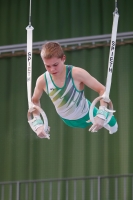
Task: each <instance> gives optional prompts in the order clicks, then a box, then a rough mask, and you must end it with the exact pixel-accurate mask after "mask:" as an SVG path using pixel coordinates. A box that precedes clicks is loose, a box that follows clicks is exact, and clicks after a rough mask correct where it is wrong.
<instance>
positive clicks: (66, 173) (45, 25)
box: [0, 0, 133, 181]
mask: <svg viewBox="0 0 133 200" xmlns="http://www.w3.org/2000/svg"><path fill="white" fill-rule="evenodd" d="M132 8H133V1H132V0H121V1H118V11H119V14H120V18H119V24H118V33H122V32H132V31H133V22H132V19H133V11H132ZM114 9H115V1H114V0H111V1H106V0H88V1H87V0H82V1H81V0H67V1H66V0H64V1H61V0H56V1H52V0H39V1H35V0H32V18H31V24H32V26H33V27H34V31H33V42H39V41H46V40H59V39H66V38H75V37H84V36H96V35H103V34H111V32H112V23H113V12H114ZM28 24H29V1H27V0H23V1H17V0H10V1H9V0H6V1H4V0H0V46H5V45H13V44H23V43H26V40H27V32H26V27H27V26H28ZM65 54H66V57H67V60H66V64H71V65H74V66H78V67H82V68H84V69H86V70H87V71H88V72H89V73H90V74H91V75H92V76H94V77H95V78H97V79H98V80H99V81H100V82H101V83H102V84H104V85H105V83H106V76H107V67H108V56H109V45H108V46H101V47H96V48H83V49H81V50H70V51H65ZM26 67H27V66H26V55H20V56H13V55H11V56H7V57H6V56H5V57H4V56H1V57H0V88H1V90H0V91H1V95H0V111H1V117H0V119H1V120H0V181H18V180H33V179H51V178H68V177H82V176H83V177H86V176H101V175H115V174H119V175H122V174H131V173H133V156H132V152H133V145H132V141H133V134H132V110H133V108H132V99H133V92H132V85H133V78H132V76H133V68H132V67H133V40H132V41H131V42H129V43H127V44H124V45H117V47H116V51H115V62H114V70H113V79H112V85H111V93H110V98H111V100H112V101H113V104H114V109H115V110H116V113H115V116H116V118H117V121H118V125H119V130H118V132H117V133H115V134H113V135H110V134H109V133H108V131H106V130H104V129H102V130H100V131H99V132H98V133H90V132H88V128H86V129H76V128H75V129H74V128H70V127H67V126H66V125H65V124H64V123H63V121H61V119H60V118H59V116H58V115H57V113H56V111H55V108H54V106H53V104H52V102H51V101H50V99H49V97H48V96H47V95H46V94H43V97H42V99H41V105H42V108H43V109H44V111H45V112H46V114H47V117H48V120H49V126H50V127H51V131H50V135H51V139H50V140H47V139H39V138H38V137H37V136H36V135H35V133H34V132H33V131H32V130H31V129H30V127H29V124H28V122H27V110H28V101H27V85H26V84H27V82H26ZM44 72H45V68H44V65H43V63H42V60H41V58H40V55H39V54H33V79H32V83H33V88H34V86H35V83H36V79H37V77H38V76H39V75H41V74H42V73H44ZM85 94H86V97H87V98H88V99H89V100H90V101H93V100H94V98H96V97H97V94H96V93H95V92H94V91H91V90H90V89H89V88H85Z"/></svg>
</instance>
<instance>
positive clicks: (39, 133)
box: [36, 125, 50, 138]
mask: <svg viewBox="0 0 133 200" xmlns="http://www.w3.org/2000/svg"><path fill="white" fill-rule="evenodd" d="M48 128H49V131H50V127H48ZM36 134H37V136H38V137H39V138H48V135H47V133H45V131H44V126H43V125H42V126H40V127H39V128H38V129H37V130H36Z"/></svg>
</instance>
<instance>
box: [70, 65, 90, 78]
mask: <svg viewBox="0 0 133 200" xmlns="http://www.w3.org/2000/svg"><path fill="white" fill-rule="evenodd" d="M85 75H89V73H88V72H87V71H86V70H84V69H82V68H80V67H73V69H72V76H73V78H74V79H75V80H79V81H82V80H83V78H84V76H85Z"/></svg>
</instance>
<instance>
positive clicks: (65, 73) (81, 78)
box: [30, 42, 118, 138]
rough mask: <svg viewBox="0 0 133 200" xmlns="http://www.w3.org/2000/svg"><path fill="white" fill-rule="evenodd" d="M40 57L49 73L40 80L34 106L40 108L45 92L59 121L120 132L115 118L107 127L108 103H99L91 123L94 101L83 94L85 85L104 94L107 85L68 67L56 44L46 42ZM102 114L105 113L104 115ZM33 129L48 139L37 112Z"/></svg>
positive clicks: (38, 134) (71, 124) (84, 72)
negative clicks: (92, 102) (90, 117)
mask: <svg viewBox="0 0 133 200" xmlns="http://www.w3.org/2000/svg"><path fill="white" fill-rule="evenodd" d="M41 58H42V60H43V63H44V66H45V68H46V72H45V73H44V74H42V75H41V76H39V77H38V79H37V81H36V86H35V89H34V93H33V96H32V102H33V104H35V105H37V106H41V105H40V98H41V96H42V94H43V92H44V91H45V92H46V93H47V95H48V96H49V97H50V99H51V100H52V102H53V104H54V106H55V109H56V111H57V113H58V115H59V116H60V118H61V119H62V120H63V121H64V123H65V124H67V125H68V126H70V127H76V128H85V127H87V126H90V125H91V127H90V129H89V131H91V132H97V131H98V130H99V129H101V128H102V127H104V128H106V129H108V130H109V132H110V133H111V134H112V133H115V132H116V131H117V129H118V125H117V121H116V119H115V117H114V116H112V118H111V120H110V121H109V122H108V124H107V125H106V126H104V122H105V120H106V119H107V116H108V114H109V113H108V111H107V110H106V107H107V103H106V102H104V101H103V100H101V101H100V107H99V109H97V108H96V107H95V108H94V116H95V118H94V119H95V120H94V124H93V125H92V123H91V122H89V123H88V122H87V121H89V120H90V119H89V108H90V105H91V102H90V101H89V100H88V99H86V97H85V95H84V86H87V87H89V88H90V89H92V90H94V91H95V92H97V93H98V94H99V96H101V95H103V94H104V92H105V86H103V85H102V84H101V83H100V82H99V81H98V80H96V79H95V78H94V77H93V76H91V75H90V74H89V73H88V72H87V71H86V70H84V69H82V68H80V67H75V66H71V65H66V64H65V61H66V56H65V54H64V52H63V49H62V47H61V46H60V44H59V43H57V42H47V43H45V44H44V45H43V46H42V50H41ZM101 111H102V112H101ZM33 116H34V118H33V119H32V122H30V124H31V123H32V126H34V128H35V132H36V134H37V136H38V137H40V138H46V133H45V131H44V125H43V121H42V119H41V117H40V115H39V113H38V111H34V112H33Z"/></svg>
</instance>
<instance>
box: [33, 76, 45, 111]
mask: <svg viewBox="0 0 133 200" xmlns="http://www.w3.org/2000/svg"><path fill="white" fill-rule="evenodd" d="M45 87H46V83H45V80H44V75H43V74H42V75H41V76H39V77H38V79H37V81H36V86H35V89H34V93H33V96H32V99H31V101H32V103H33V104H35V105H37V106H40V107H41V105H40V99H41V96H42V94H43V92H44V90H45ZM33 114H38V112H34V113H33Z"/></svg>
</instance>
